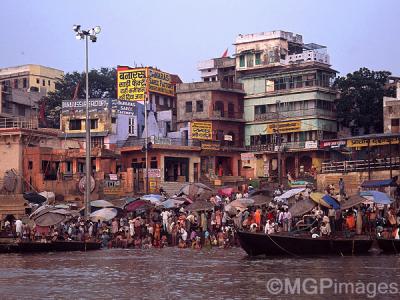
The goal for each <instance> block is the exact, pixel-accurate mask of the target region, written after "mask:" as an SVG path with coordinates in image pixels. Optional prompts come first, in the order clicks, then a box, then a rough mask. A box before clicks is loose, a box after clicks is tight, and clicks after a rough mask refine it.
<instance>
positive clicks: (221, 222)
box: [5, 179, 400, 249]
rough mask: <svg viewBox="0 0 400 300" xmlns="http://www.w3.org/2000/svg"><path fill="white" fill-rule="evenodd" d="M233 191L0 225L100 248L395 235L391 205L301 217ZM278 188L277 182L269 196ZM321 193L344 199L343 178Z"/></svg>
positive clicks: (284, 206)
mask: <svg viewBox="0 0 400 300" xmlns="http://www.w3.org/2000/svg"><path fill="white" fill-rule="evenodd" d="M252 190H253V188H252V187H251V186H250V187H249V189H248V190H247V191H246V192H245V193H243V194H242V193H241V192H237V193H232V194H231V195H229V196H228V195H225V196H220V195H217V194H213V195H212V196H211V197H210V198H209V199H208V201H209V202H210V203H212V204H213V209H208V210H197V211H187V210H185V208H180V209H179V208H175V209H158V208H157V207H152V208H149V209H145V210H142V211H135V212H130V213H123V214H122V215H121V216H119V217H118V218H114V219H112V220H110V221H107V222H106V221H100V220H97V221H93V220H92V221H85V220H84V219H83V217H79V218H72V219H70V220H68V221H65V222H61V223H59V224H58V225H55V226H50V227H40V226H32V227H31V226H30V225H29V224H26V223H24V222H22V221H21V220H15V222H9V221H7V222H6V223H5V230H6V231H8V232H13V233H14V235H15V236H16V237H18V238H20V239H25V240H40V241H43V242H45V241H50V240H78V241H84V240H98V241H101V243H102V245H103V247H108V248H113V247H119V248H152V247H155V248H163V247H166V246H176V247H179V248H193V249H201V248H203V247H205V248H211V247H220V248H228V247H231V246H234V245H238V241H237V239H236V235H235V233H236V231H237V230H247V231H251V232H260V233H266V234H274V233H280V232H281V233H284V232H293V231H299V232H309V234H311V236H312V237H314V238H319V237H328V236H334V235H343V236H346V237H351V236H353V235H356V234H358V235H361V234H370V235H372V234H376V235H378V236H383V237H387V238H389V237H392V238H399V227H400V211H399V210H396V209H395V208H394V207H391V208H390V209H384V207H381V206H377V205H370V204H367V205H365V204H359V205H357V206H356V207H353V208H350V209H348V210H339V209H338V210H335V209H333V208H330V209H328V208H325V207H321V206H319V205H318V206H316V207H315V208H314V209H313V210H312V211H311V212H309V213H307V214H306V215H303V216H301V217H297V216H292V214H291V212H290V210H289V204H288V203H287V202H285V201H277V200H273V201H271V202H269V203H268V204H267V203H265V204H263V205H258V206H250V207H247V208H240V209H236V208H234V209H233V211H232V209H230V210H227V209H226V207H227V205H229V204H230V203H231V202H232V201H234V200H240V199H242V198H247V197H249V195H248V192H251V191H252ZM311 192H312V190H311V188H306V189H305V190H304V191H303V192H301V193H298V194H297V195H296V196H295V197H294V201H295V202H298V201H302V200H303V199H307V198H309V197H310V194H311ZM283 193H284V191H283V187H282V186H279V187H278V188H277V189H276V191H275V192H274V194H273V197H274V199H277V198H279V196H280V195H282V194H283ZM326 193H328V194H330V195H331V196H333V197H335V198H336V199H337V200H338V202H341V201H343V199H345V198H346V194H345V190H344V182H342V179H341V180H340V181H339V193H335V189H334V187H333V186H332V185H330V186H328V187H327V189H326Z"/></svg>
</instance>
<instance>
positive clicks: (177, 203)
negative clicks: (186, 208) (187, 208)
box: [159, 198, 185, 208]
mask: <svg viewBox="0 0 400 300" xmlns="http://www.w3.org/2000/svg"><path fill="white" fill-rule="evenodd" d="M184 203H185V201H184V200H177V199H173V198H170V199H168V200H165V201H164V202H161V204H159V206H162V207H164V208H178V207H181V205H183V204H184Z"/></svg>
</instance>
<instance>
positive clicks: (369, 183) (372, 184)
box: [361, 178, 396, 189]
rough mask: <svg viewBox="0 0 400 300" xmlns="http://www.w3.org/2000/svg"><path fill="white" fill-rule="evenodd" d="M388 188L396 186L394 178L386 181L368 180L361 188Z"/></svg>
mask: <svg viewBox="0 0 400 300" xmlns="http://www.w3.org/2000/svg"><path fill="white" fill-rule="evenodd" d="M388 186H396V181H395V179H394V178H392V179H385V180H366V181H364V182H363V183H362V184H361V187H362V188H366V189H367V188H380V187H388Z"/></svg>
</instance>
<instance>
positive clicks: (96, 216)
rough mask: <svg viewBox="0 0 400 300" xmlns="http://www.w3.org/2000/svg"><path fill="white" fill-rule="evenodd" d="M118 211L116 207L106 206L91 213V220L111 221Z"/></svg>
mask: <svg viewBox="0 0 400 300" xmlns="http://www.w3.org/2000/svg"><path fill="white" fill-rule="evenodd" d="M117 214H118V211H117V210H116V209H115V208H110V207H105V208H102V209H99V210H96V211H95V212H93V213H91V214H90V220H92V221H94V222H97V221H98V220H100V221H110V220H112V219H113V218H115V217H116V216H117Z"/></svg>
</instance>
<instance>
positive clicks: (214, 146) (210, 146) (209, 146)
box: [201, 142, 220, 151]
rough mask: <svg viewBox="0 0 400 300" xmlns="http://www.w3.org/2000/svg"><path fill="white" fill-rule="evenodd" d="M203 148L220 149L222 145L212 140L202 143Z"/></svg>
mask: <svg viewBox="0 0 400 300" xmlns="http://www.w3.org/2000/svg"><path fill="white" fill-rule="evenodd" d="M201 149H203V150H214V151H219V150H220V147H219V144H212V143H210V142H207V143H201Z"/></svg>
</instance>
